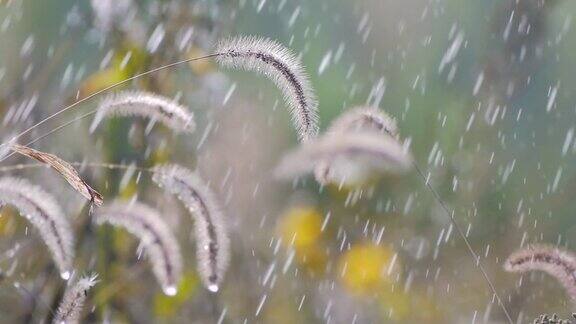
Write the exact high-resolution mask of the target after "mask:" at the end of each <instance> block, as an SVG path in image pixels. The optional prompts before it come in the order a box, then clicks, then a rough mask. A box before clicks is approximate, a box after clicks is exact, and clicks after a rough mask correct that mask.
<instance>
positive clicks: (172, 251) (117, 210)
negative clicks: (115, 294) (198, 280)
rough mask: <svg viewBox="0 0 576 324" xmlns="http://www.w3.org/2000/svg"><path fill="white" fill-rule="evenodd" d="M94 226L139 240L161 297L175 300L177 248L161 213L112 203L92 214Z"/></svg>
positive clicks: (178, 274) (140, 205)
mask: <svg viewBox="0 0 576 324" xmlns="http://www.w3.org/2000/svg"><path fill="white" fill-rule="evenodd" d="M94 222H95V223H96V224H98V225H102V224H104V223H108V224H111V225H113V226H117V227H122V228H124V229H126V230H127V231H128V232H130V233H131V234H133V235H134V236H136V237H138V238H139V239H140V243H141V245H142V247H143V248H144V251H145V252H146V254H147V256H148V260H149V261H150V263H151V264H152V271H153V272H154V275H155V276H156V279H157V280H158V282H159V283H160V285H161V286H162V290H163V291H164V294H166V295H168V296H174V295H176V293H177V292H178V283H179V281H180V277H181V275H182V256H181V253H180V245H179V244H178V241H177V240H176V237H175V236H174V233H172V231H171V230H170V228H169V227H168V224H166V222H165V221H164V220H163V219H162V216H161V215H160V213H159V212H158V211H157V210H155V209H153V208H151V207H149V206H147V205H145V204H143V203H140V202H136V201H135V202H131V203H122V202H114V203H112V204H111V205H108V206H104V207H102V208H100V209H98V210H97V212H96V213H95V214H94Z"/></svg>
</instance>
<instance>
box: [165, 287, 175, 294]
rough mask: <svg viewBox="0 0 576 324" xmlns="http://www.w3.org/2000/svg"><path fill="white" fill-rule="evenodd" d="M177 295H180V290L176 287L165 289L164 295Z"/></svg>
mask: <svg viewBox="0 0 576 324" xmlns="http://www.w3.org/2000/svg"><path fill="white" fill-rule="evenodd" d="M176 293H178V289H176V287H174V286H168V287H166V288H164V294H166V295H167V296H176Z"/></svg>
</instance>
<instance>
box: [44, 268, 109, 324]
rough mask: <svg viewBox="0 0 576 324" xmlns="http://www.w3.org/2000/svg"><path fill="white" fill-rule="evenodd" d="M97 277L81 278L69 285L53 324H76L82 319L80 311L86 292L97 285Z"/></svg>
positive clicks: (84, 301)
mask: <svg viewBox="0 0 576 324" xmlns="http://www.w3.org/2000/svg"><path fill="white" fill-rule="evenodd" d="M96 278H98V275H96V274H93V275H90V276H86V277H82V278H80V279H79V280H78V281H76V282H75V283H70V284H69V285H68V287H67V288H66V291H65V292H64V297H63V298H62V301H61V302H60V305H59V306H58V310H57V311H56V316H54V320H53V321H52V323H53V324H63V323H65V324H76V323H80V320H81V319H82V309H83V308H84V304H85V303H86V297H87V296H88V291H89V290H90V288H92V287H93V286H94V285H96V283H98V280H96Z"/></svg>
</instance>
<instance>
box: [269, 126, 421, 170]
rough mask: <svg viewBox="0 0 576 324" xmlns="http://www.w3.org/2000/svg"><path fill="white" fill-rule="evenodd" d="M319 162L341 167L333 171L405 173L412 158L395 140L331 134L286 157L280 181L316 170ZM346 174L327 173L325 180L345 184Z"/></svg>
mask: <svg viewBox="0 0 576 324" xmlns="http://www.w3.org/2000/svg"><path fill="white" fill-rule="evenodd" d="M320 163H328V164H329V165H330V166H338V167H331V168H328V169H327V170H331V171H330V172H333V170H335V169H341V170H342V169H349V170H350V169H354V170H356V171H363V172H367V171H370V170H372V171H374V170H376V171H382V172H394V173H402V172H406V171H407V170H409V169H410V167H411V164H412V157H411V155H410V153H409V152H407V150H406V149H405V148H404V147H403V146H402V145H401V144H400V143H399V142H398V141H397V140H396V139H393V138H391V137H389V136H382V135H381V134H375V133H373V132H357V133H342V134H330V135H327V136H323V137H321V138H318V139H317V140H314V141H311V142H309V143H305V144H303V145H301V146H300V147H299V148H298V149H296V150H294V151H292V152H290V153H288V154H287V155H285V156H284V158H283V159H282V160H281V162H280V164H279V165H278V167H277V168H276V170H275V174H276V176H277V177H279V178H293V177H297V176H301V175H303V174H305V173H308V172H311V171H314V169H315V168H316V167H317V165H319V164H320ZM358 168H360V169H361V170H359V169H358ZM346 174H347V172H344V173H343V174H341V175H336V174H324V175H322V177H324V178H326V179H335V178H340V181H346V180H347V179H346V177H347V176H346Z"/></svg>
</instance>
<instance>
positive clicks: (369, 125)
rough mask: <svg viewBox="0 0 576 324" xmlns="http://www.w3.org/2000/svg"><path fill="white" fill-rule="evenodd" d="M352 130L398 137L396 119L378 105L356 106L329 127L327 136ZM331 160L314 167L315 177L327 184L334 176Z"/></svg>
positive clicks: (321, 182) (319, 181)
mask: <svg viewBox="0 0 576 324" xmlns="http://www.w3.org/2000/svg"><path fill="white" fill-rule="evenodd" d="M351 132H375V133H377V134H381V135H382V136H390V137H392V138H394V139H398V128H397V126H396V120H394V118H392V117H390V116H388V114H386V113H385V112H383V111H382V110H380V109H378V108H376V107H364V106H359V107H354V108H351V109H348V110H347V111H345V112H344V113H342V114H341V115H340V116H339V117H338V118H336V119H335V120H334V121H333V122H332V124H331V125H330V127H329V128H328V129H327V131H326V134H327V135H325V136H330V135H338V134H346V133H351ZM331 168H332V166H331V163H330V162H329V161H321V162H318V164H317V165H316V166H315V167H314V177H315V179H316V181H318V183H320V184H322V185H326V184H328V183H329V182H331V181H332V180H333V179H331V178H333V177H334V174H333V173H334V170H331Z"/></svg>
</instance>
